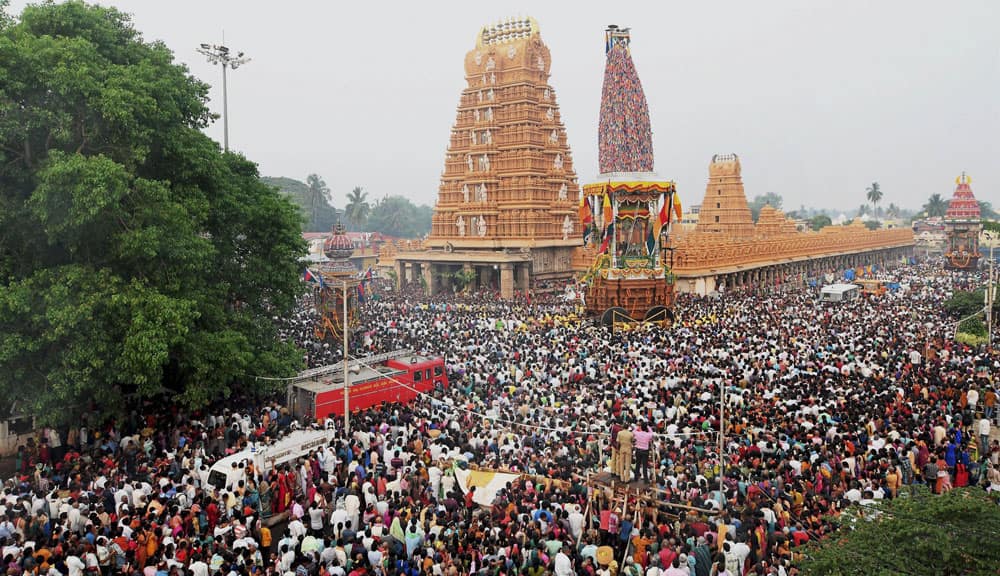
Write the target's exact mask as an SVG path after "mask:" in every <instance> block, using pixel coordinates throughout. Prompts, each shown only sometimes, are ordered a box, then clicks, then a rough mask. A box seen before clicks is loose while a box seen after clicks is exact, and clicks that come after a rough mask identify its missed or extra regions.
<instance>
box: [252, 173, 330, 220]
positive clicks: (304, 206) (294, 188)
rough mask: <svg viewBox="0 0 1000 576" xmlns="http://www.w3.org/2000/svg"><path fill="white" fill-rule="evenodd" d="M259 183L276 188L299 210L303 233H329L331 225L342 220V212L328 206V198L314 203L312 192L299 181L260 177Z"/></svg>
mask: <svg viewBox="0 0 1000 576" xmlns="http://www.w3.org/2000/svg"><path fill="white" fill-rule="evenodd" d="M261 181H263V182H264V183H265V184H267V185H268V186H274V187H276V188H277V189H278V191H279V192H281V193H282V194H283V195H285V196H287V197H288V199H289V200H291V201H292V203H294V204H295V205H296V206H297V207H298V208H299V210H300V212H301V213H302V216H301V218H302V231H303V232H329V231H330V230H331V229H333V225H334V224H336V223H337V222H338V221H340V220H341V219H342V218H343V215H344V214H343V212H341V211H340V210H337V209H336V208H334V207H333V206H332V205H331V204H330V202H329V196H324V197H323V198H316V200H317V201H316V202H315V203H314V202H313V198H314V196H313V190H312V189H311V188H310V187H309V185H308V184H306V183H305V182H303V181H301V180H295V179H294V178H285V177H283V176H279V177H272V176H262V177H261ZM314 209H315V213H314V212H313V210H314Z"/></svg>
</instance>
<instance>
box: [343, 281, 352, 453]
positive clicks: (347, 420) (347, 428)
mask: <svg viewBox="0 0 1000 576" xmlns="http://www.w3.org/2000/svg"><path fill="white" fill-rule="evenodd" d="M343 288H344V319H343V321H342V322H341V323H340V326H341V330H342V331H343V333H344V436H345V437H347V436H349V435H350V434H351V401H350V397H351V371H350V369H349V367H348V364H349V362H348V358H349V356H348V355H347V339H348V335H347V334H348V333H347V331H348V330H349V328H348V326H349V324H350V322H349V318H348V317H347V280H344V282H343Z"/></svg>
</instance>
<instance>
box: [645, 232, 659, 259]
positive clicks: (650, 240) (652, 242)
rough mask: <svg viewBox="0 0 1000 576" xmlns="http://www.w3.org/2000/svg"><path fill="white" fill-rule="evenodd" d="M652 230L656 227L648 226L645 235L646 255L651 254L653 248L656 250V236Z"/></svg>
mask: <svg viewBox="0 0 1000 576" xmlns="http://www.w3.org/2000/svg"><path fill="white" fill-rule="evenodd" d="M653 228H657V227H656V226H649V231H648V233H647V234H646V254H652V253H653V248H656V234H654V233H653Z"/></svg>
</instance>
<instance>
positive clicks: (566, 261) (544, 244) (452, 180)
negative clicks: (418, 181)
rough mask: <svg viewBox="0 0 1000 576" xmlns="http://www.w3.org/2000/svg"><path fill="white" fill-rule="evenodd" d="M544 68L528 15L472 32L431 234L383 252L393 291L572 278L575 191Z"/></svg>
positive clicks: (522, 286) (513, 285)
mask: <svg viewBox="0 0 1000 576" xmlns="http://www.w3.org/2000/svg"><path fill="white" fill-rule="evenodd" d="M551 64H552V61H551V56H550V54H549V49H548V48H547V47H546V46H545V44H544V43H543V42H542V38H541V33H540V31H539V28H538V23H537V22H536V21H535V20H534V19H531V18H527V19H520V20H507V21H505V22H502V23H498V24H495V25H492V26H487V27H484V28H482V29H481V30H480V32H479V35H478V36H477V37H476V46H475V47H474V48H473V49H472V50H470V51H469V52H468V54H466V56H465V80H466V88H465V89H464V90H463V91H462V95H461V99H460V101H459V105H458V114H457V118H456V120H455V124H454V126H453V127H452V131H451V141H450V142H449V145H448V151H447V153H446V155H445V164H444V172H443V174H442V176H441V184H440V187H439V191H438V201H437V203H436V205H435V207H434V217H433V221H432V226H431V232H430V234H429V236H428V237H427V239H426V240H425V241H424V242H423V244H422V246H419V247H416V246H411V247H410V248H409V249H408V248H405V247H404V248H403V249H402V250H401V251H399V252H396V253H394V254H386V256H387V257H391V258H392V259H393V261H394V265H395V270H396V275H397V282H398V283H399V284H400V285H403V284H407V283H414V282H416V283H421V284H423V286H424V289H425V291H426V292H427V293H428V294H433V293H436V292H440V291H450V290H453V289H459V288H463V287H468V288H470V289H480V288H482V289H498V290H499V292H500V295H501V297H503V298H510V297H512V296H513V295H514V292H515V291H525V290H527V289H528V288H529V286H530V285H531V283H532V282H533V281H535V280H547V279H552V280H555V279H568V278H570V277H571V276H572V274H573V267H572V259H573V250H574V248H575V247H577V246H579V245H580V244H581V240H580V222H579V211H578V210H577V203H578V201H579V198H580V196H579V194H580V192H579V185H578V184H577V179H576V173H575V172H574V169H573V158H572V155H571V153H570V149H569V145H568V144H567V141H566V130H565V128H564V126H563V123H562V120H561V118H560V115H559V106H558V104H556V92H555V89H553V87H552V86H550V85H549V69H550V66H551Z"/></svg>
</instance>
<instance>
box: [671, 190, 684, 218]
mask: <svg viewBox="0 0 1000 576" xmlns="http://www.w3.org/2000/svg"><path fill="white" fill-rule="evenodd" d="M671 196H673V197H674V216H675V217H677V219H678V220H680V219H681V214H682V213H683V212H682V211H681V197H680V195H679V194H677V191H676V190H674V192H673V193H672V194H671Z"/></svg>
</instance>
